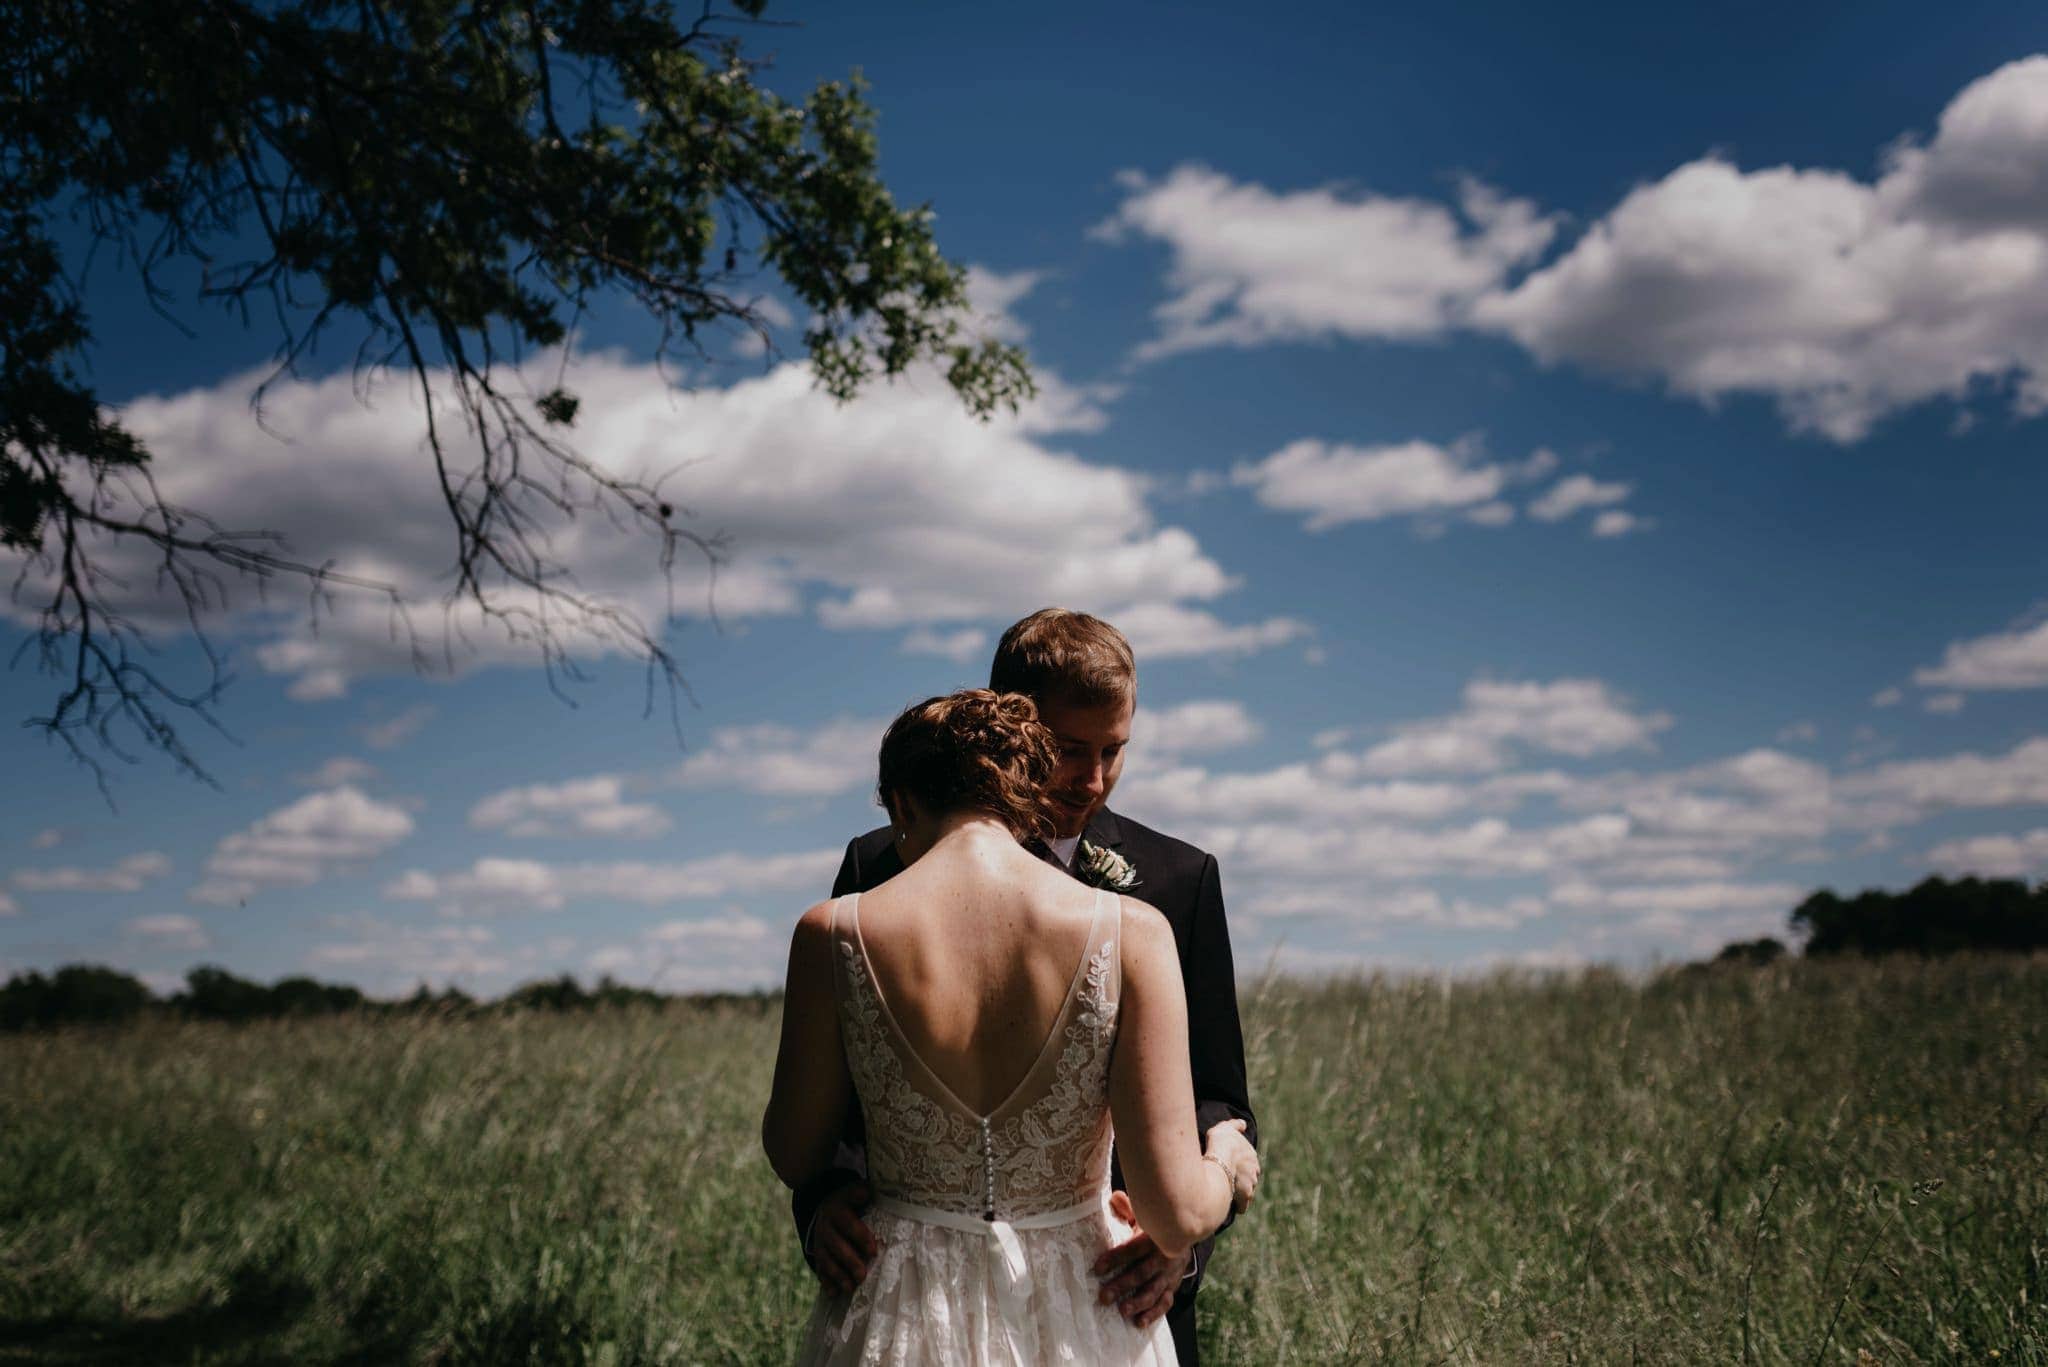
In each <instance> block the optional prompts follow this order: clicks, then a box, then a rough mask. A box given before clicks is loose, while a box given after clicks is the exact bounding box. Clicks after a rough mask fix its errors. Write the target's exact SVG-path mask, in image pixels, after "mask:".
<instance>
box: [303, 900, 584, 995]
mask: <svg viewBox="0 0 2048 1367" xmlns="http://www.w3.org/2000/svg"><path fill="white" fill-rule="evenodd" d="M340 925H341V926H342V928H345V929H349V930H352V931H354V932H355V938H353V939H349V940H323V941H320V942H317V943H315V944H314V945H313V946H312V947H311V948H310V949H308V950H307V951H306V955H305V959H304V964H305V967H306V969H307V970H308V971H309V972H312V973H315V974H319V975H323V976H325V975H329V974H346V975H348V976H349V977H350V978H352V979H354V980H355V981H357V982H358V983H360V984H361V985H362V986H363V988H364V990H366V991H368V992H370V993H372V994H373V995H374V994H384V995H392V994H396V993H400V992H403V991H405V990H407V989H409V988H410V987H412V986H413V985H415V984H418V983H426V984H428V985H429V986H432V987H437V988H438V987H445V986H450V985H457V984H460V985H464V986H466V987H467V988H468V989H469V990H471V991H480V992H486V993H488V992H491V991H494V990H497V989H501V988H502V987H504V986H509V979H510V975H511V974H512V973H513V972H514V971H516V970H517V969H519V968H521V967H524V968H526V969H528V970H529V971H532V970H533V969H535V968H537V967H539V966H540V964H541V963H542V962H543V960H544V957H545V956H546V955H547V954H548V952H549V951H551V950H552V951H560V950H563V949H565V948H566V947H565V946H562V945H547V946H535V947H531V948H529V949H525V950H512V949H507V948H504V947H501V946H499V945H498V943H497V939H498V936H497V932H496V931H494V930H492V929H491V928H490V927H489V926H483V925H426V926H418V925H399V924H395V923H392V922H386V921H379V920H376V919H374V918H372V917H366V916H355V917H347V918H341V921H340Z"/></svg>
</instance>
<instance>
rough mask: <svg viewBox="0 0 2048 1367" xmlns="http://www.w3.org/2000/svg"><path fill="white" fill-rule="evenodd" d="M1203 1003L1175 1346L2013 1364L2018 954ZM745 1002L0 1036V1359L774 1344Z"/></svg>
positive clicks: (771, 1350) (412, 1357)
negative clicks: (1197, 1291) (1210, 1122)
mask: <svg viewBox="0 0 2048 1367" xmlns="http://www.w3.org/2000/svg"><path fill="white" fill-rule="evenodd" d="M1244 1005H1245V1017H1246V1028H1247V1031H1248V1034H1249V1040H1248V1043H1249V1048H1250V1063H1251V1069H1252V1087H1253V1098H1254V1101H1255V1103H1256V1104H1257V1106H1258V1110H1259V1115H1260V1120H1261V1126H1262V1129H1263V1132H1264V1152H1265V1159H1266V1173H1267V1177H1266V1183H1265V1186H1264V1188H1263V1191H1262V1194H1261V1200H1260V1204H1259V1205H1258V1207H1257V1208H1255V1209H1254V1211H1253V1212H1252V1213H1251V1214H1250V1215H1249V1216H1247V1217H1246V1218H1245V1219H1243V1220H1241V1221H1240V1222H1239V1224H1238V1225H1237V1226H1236V1227H1235V1228H1234V1229H1232V1230H1231V1231H1230V1232H1229V1233H1228V1234H1227V1235H1225V1236H1224V1242H1223V1244H1222V1247H1221V1249H1220V1251H1219V1253H1218V1256H1217V1258H1216V1260H1215V1263H1214V1265H1213V1268H1212V1271H1211V1273H1210V1276H1209V1280H1208V1283H1207V1285H1206V1287H1205V1289H1204V1291H1203V1293H1202V1301H1201V1305H1202V1323H1203V1334H1204V1348H1205V1355H1206V1356H1207V1359H1208V1360H1209V1361H1212V1362H1247V1363H1269V1362H1272V1363H1279V1362H1302V1363H1312V1362H1313V1363H1321V1362H1347V1361H1358V1362H1379V1361H1391V1362H1404V1363H1405V1362H1415V1363H1422V1362H1483V1363H1493V1362H1524V1361H1532V1362H1533V1361H1541V1362H1566V1361H1579V1362H1637V1361H1640V1362H1674V1363H1677V1362H1684V1363H1691V1362H1741V1361H1744V1360H1749V1361H1755V1362H1771V1363H1775V1362H1793V1363H1843V1362H1847V1363H1855V1362H1860V1361H1876V1362H1950V1361H1972V1362H2000V1363H2048V1313H2044V1311H2043V1309H2042V1298H2043V1296H2044V1295H2048V1285H2044V1281H2048V1278H2044V1276H2043V1273H2044V1264H2048V958H2036V959H2035V960H2034V961H2032V962H2031V963H2029V962H2027V961H2022V960H2004V961H1997V960H1983V959H1957V960H1951V961H1945V962H1937V963H1931V964H1921V963H1917V962H1897V963H1883V964H1868V963H1836V964H1827V963H1822V964H1813V963H1804V962H1794V963H1788V964H1781V965H1778V966H1776V967H1773V968H1771V969H1768V970H1763V971H1758V972H1748V973H1729V974H1718V973H1717V974H1711V975H1706V976H1703V977H1698V978H1694V979H1687V980H1673V981H1667V982H1665V983H1662V984H1656V985H1651V986H1647V987H1646V986H1641V985H1637V984H1632V983H1630V982H1628V981H1626V980H1623V979H1621V978H1618V977H1612V976H1607V975H1602V974H1597V973H1596V974H1592V975H1586V976H1579V977H1573V978H1561V977H1547V978H1546V977H1499V978H1494V979H1491V980H1487V981H1483V982H1471V983H1460V984H1449V985H1446V984H1442V983H1437V982H1431V981H1395V980H1387V981H1380V980H1372V981H1366V982H1351V983H1337V984H1331V985H1329V986H1325V987H1309V986H1304V985H1300V984H1291V983H1287V982H1275V983H1271V984H1268V985H1266V986H1265V987H1263V988H1260V989H1256V990H1248V991H1247V992H1246V994H1245V1002H1244ZM775 1031H776V1020H775V1018H774V1015H773V1013H772V1012H770V1013H769V1014H766V1015H761V1014H755V1013H750V1012H748V1011H747V1010H745V1009H744V1008H726V1009H720V1010H715V1011H704V1010H697V1009H692V1008H688V1007H682V1006H677V1007H674V1008H671V1009H669V1010H667V1011H666V1012H661V1013H655V1012H618V1013H608V1014H598V1015H586V1016H576V1015H570V1016H556V1015H537V1014H529V1015H524V1016H514V1017H485V1018H478V1019H473V1020H433V1019H413V1020H405V1019H385V1020H373V1019H368V1018H364V1019H353V1018H346V1017H343V1018H330V1019H324V1020H315V1021H308V1022H280V1023H271V1024H262V1025H255V1026H248V1027H240V1028H229V1027H222V1026H210V1025H163V1024H157V1025H151V1026H147V1027H141V1028H137V1029H135V1030H123V1031H107V1032H95V1031H70V1032H64V1033H59V1034H52V1035H16V1036H11V1037H6V1038H0V1363H14V1362H50V1363H111V1362H122V1363H127V1362H161V1363H272V1362H275V1363H284V1362H291V1363H347V1362H360V1363H384V1362H405V1361H413V1362H445V1363H457V1362H461V1363H468V1362H475V1363H509V1362H528V1363H550V1364H552V1363H585V1362H591V1363H618V1364H627V1363H663V1362H779V1361H786V1360H787V1359H788V1357H789V1355H790V1353H791V1351H792V1349H793V1346H794V1344H795V1341H796V1337H797V1334H798V1332H799V1330H800V1327H801V1325H802V1322H803V1319H804V1316H805V1314H806V1313H807V1311H808V1308H809V1303H810V1297H811V1286H810V1282H809V1279H808V1274H806V1273H805V1272H804V1270H803V1268H802V1265H801V1263H800V1261H799V1259H798V1257H797V1253H796V1248H795V1242H794V1239H793V1238H792V1235H791V1231H790V1225H789V1220H788V1205H787V1199H786V1197H785V1195H784V1194H783V1192H782V1190H781V1188H780V1187H779V1186H778V1185H777V1184H776V1182H775V1180H774V1178H773V1176H772V1175H771V1174H770V1173H769V1171H768V1168H767V1164H766V1162H765V1161H764V1160H763V1159H762V1158H761V1156H760V1152H759V1147H758V1142H757V1139H756V1134H757V1129H758V1124H759V1117H760V1112H761V1107H762V1105H763V1103H764V1101H765V1099H766V1089H767V1085H768V1075H769V1068H770V1065H771V1062H772V1058H773V1051H774V1045H775ZM1994 1355H1995V1356H1994Z"/></svg>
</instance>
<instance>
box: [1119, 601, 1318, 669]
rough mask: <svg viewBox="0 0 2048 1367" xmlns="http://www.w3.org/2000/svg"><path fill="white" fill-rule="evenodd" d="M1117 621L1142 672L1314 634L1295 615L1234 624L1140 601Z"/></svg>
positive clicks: (1191, 610)
mask: <svg viewBox="0 0 2048 1367" xmlns="http://www.w3.org/2000/svg"><path fill="white" fill-rule="evenodd" d="M1115 622H1116V626H1117V628H1118V629H1119V630H1120V631H1122V632H1123V634H1124V636H1125V637H1126V638H1127V639H1128V640H1129V641H1130V643H1131V649H1132V650H1133V651H1134V652H1136V654H1137V657H1138V665H1139V668H1140V669H1141V670H1142V669H1143V667H1144V665H1145V663H1146V662H1147V661H1150V660H1166V659H1178V658H1188V657H1201V656H1206V657H1209V658H1211V659H1229V658H1232V657H1235V656H1240V655H1256V654H1257V653H1259V652H1260V651H1262V650H1270V649H1272V648H1273V647H1275V646H1283V645H1286V644H1288V643H1289V642H1290V641H1299V640H1302V639H1304V638H1306V637H1308V636H1311V635H1313V634H1314V632H1315V628H1313V627H1311V626H1310V625H1309V624H1308V623H1306V622H1304V621H1302V620H1300V619H1299V618H1295V617H1268V618H1266V619H1265V620H1264V621H1262V622H1246V623H1242V624H1233V623H1229V622H1225V621H1223V620H1222V619H1220V618H1218V617H1217V616H1216V615H1215V614H1214V613H1212V612H1205V611H1203V610H1202V609H1200V608H1191V607H1187V606H1184V605H1182V604H1178V603H1141V604H1139V605H1137V606H1135V607H1131V608H1126V609H1124V610H1123V611H1122V612H1119V613H1118V614H1116V617H1115Z"/></svg>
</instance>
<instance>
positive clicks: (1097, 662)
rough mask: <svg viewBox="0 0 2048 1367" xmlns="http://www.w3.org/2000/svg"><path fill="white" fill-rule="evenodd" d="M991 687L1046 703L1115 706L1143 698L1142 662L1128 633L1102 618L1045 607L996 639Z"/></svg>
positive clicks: (1075, 705) (1001, 691)
mask: <svg viewBox="0 0 2048 1367" xmlns="http://www.w3.org/2000/svg"><path fill="white" fill-rule="evenodd" d="M988 686H989V687H990V688H992V689H994V690H995V691H996V692H998V693H1024V694H1028V695H1029V696H1030V697H1031V698H1033V699H1034V700H1036V701H1037V702H1039V703H1041V704H1043V703H1053V704H1056V705H1058V704H1064V705H1066V706H1070V707H1109V706H1114V705H1116V704H1119V703H1124V702H1129V701H1131V700H1132V699H1134V698H1135V697H1137V694H1138V661H1137V659H1136V657H1135V656H1133V655H1132V654H1131V643H1130V642H1129V641H1126V640H1125V639H1124V634H1123V633H1122V632H1121V631H1118V630H1117V629H1116V628H1115V627H1113V626H1111V625H1110V624H1109V623H1107V622H1105V621H1103V620H1102V619H1101V618H1100V617H1090V616H1089V615H1088V614H1087V613H1085V612H1072V611H1069V610H1068V609H1066V608H1040V609H1039V610H1038V611H1037V612H1034V613H1032V614H1031V615H1030V616H1029V617H1026V618H1025V619H1024V620H1023V621H1021V622H1018V623H1017V624H1016V625H1015V626H1013V627H1011V628H1010V629H1009V630H1008V631H1006V632H1004V633H1003V639H1002V640H1001V641H999V642H997V643H996V658H995V663H994V664H992V665H990V666H989V671H988Z"/></svg>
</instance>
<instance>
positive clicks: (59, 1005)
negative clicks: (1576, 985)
mask: <svg viewBox="0 0 2048 1367" xmlns="http://www.w3.org/2000/svg"><path fill="white" fill-rule="evenodd" d="M1791 928H1792V932H1793V934H1794V935H1795V936H1796V937H1798V938H1799V939H1800V940H1801V941H1802V950H1803V952H1804V953H1805V955H1806V956H1807V957H1808V958H1825V957H1828V956H1830V955H1839V954H1865V955H1874V954H1930V955H1931V954H1952V953H1956V952H1958V951H1962V950H1977V951H1986V950H1989V951H2001V950H2004V951H2012V952H2017V953H2028V952H2032V951H2035V950H2048V883H2043V884H2041V885H2040V886H2039V887H2036V888H2029V887H2028V886H2027V885H2026V884H2025V883H2022V882H2019V881H2018V880H2016V879H1997V878H1992V879H1985V878H1959V879H1955V880H1953V881H1950V880H1948V879H1944V878H1929V879H1927V880H1926V881H1925V882H1923V883H1921V884H1919V885H1918V886H1916V887H1913V888H1909V889H1908V890H1906V891H1905V892H1883V891H1877V890H1871V891H1866V892H1860V893H1858V894H1856V896H1854V897H1851V898H1846V899H1845V898H1842V897H1838V896H1836V895H1835V894H1834V893H1833V892H1832V891H1827V890H1823V891H1820V892H1816V893H1814V894H1813V895H1812V896H1811V897H1809V898H1807V899H1806V900H1805V901H1804V902H1801V903H1800V904H1799V906H1798V907H1797V908H1795V909H1794V910H1793V912H1792V918H1791ZM1790 952H1791V951H1790V950H1789V949H1787V947H1786V945H1785V943H1784V942H1783V941H1781V940H1778V939H1775V938H1773V937H1770V936H1766V937H1764V938H1763V939H1759V940H1744V941H1742V942H1741V943H1739V944H1732V945H1729V946H1728V947H1727V948H1725V949H1723V950H1722V951H1721V952H1720V954H1719V955H1718V956H1717V957H1716V958H1715V960H1714V962H1716V963H1720V964H1731V965H1732V964H1767V963H1770V962H1772V961H1774V960H1776V959H1779V958H1782V957H1784V956H1785V955H1786V954H1788V953H1790ZM1697 967H1699V966H1697V965H1696V966H1695V969H1696V968H1697ZM677 1000H687V1001H689V1002H691V1003H693V1004H696V1005H700V1006H718V1005H740V1006H745V1007H749V1008H752V1009H756V1010H766V1009H767V1006H768V1003H769V1002H770V1001H772V1000H774V997H773V995H771V994H769V993H766V992H752V993H713V994H693V995H691V996H689V997H687V998H678V997H673V996H668V995H664V994H663V993H660V992H654V991H650V990H649V989H647V988H644V987H628V986H626V985H625V984H623V983H618V982H614V981H613V980H612V979H611V978H610V977H609V976H606V977H603V978H600V979H599V980H598V982H597V985H596V986H595V987H592V988H585V987H584V986H583V985H582V984H580V983H578V982H577V981H576V979H574V978H572V977H570V976H568V975H567V974H564V975H562V976H561V977H559V978H549V979H544V980H541V981H538V982H530V983H525V984H522V985H521V986H519V987H516V988H514V989H513V990H512V991H511V992H509V993H507V994H506V995H504V996H503V997H500V998H498V999H497V1000H495V1001H479V1000H477V999H476V998H474V997H471V996H470V995H469V994H467V993H465V992H463V991H462V990H461V989H460V988H456V987H449V988H445V989H443V990H442V991H440V992H430V991H428V990H427V987H426V984H424V983H422V984H421V985H420V987H419V989H418V990H417V991H416V992H414V993H413V994H412V995H411V996H410V997H406V998H403V999H400V1000H396V1001H385V1000H380V999H376V998H371V997H366V996H364V995H363V994H362V993H361V992H360V991H358V990H357V989H355V988H353V987H346V986H343V985H341V984H338V983H323V982H316V981H315V980H314V979H312V978H305V977H294V978H282V979H280V980H278V981H277V982H275V983H272V984H271V985H270V986H268V987H265V986H264V985H263V984H262V983H258V982H251V981H249V980H248V979H246V978H238V977H236V976H235V975H234V974H232V973H230V972H228V971H227V970H226V969H223V968H215V967H212V966H206V967H200V968H195V969H193V970H192V971H191V972H190V973H188V974H186V975H185V990H184V991H182V992H177V993H173V994H172V995H171V996H169V997H158V996H157V995H156V994H155V993H153V992H151V991H150V990H149V987H148V985H147V984H145V983H143V982H141V981H139V980H138V979H136V978H134V977H131V976H130V975H129V974H126V973H122V972H119V971H117V970H115V969H111V968H101V967H97V966H95V965H90V964H72V965H69V966H67V967H64V968H60V969H58V970H57V971H56V972H55V973H52V974H50V975H49V976H47V977H46V976H44V975H43V974H41V973H18V974H16V975H15V976H14V977H12V978H10V979H8V980H7V985H6V986H5V987H0V1030H24V1029H31V1028H34V1027H37V1026H51V1025H66V1024H72V1023H87V1022H96V1021H97V1022H116V1021H125V1020H131V1019H133V1018H135V1017H137V1016H141V1015H143V1014H145V1013H155V1014H160V1015H170V1016H177V1017H183V1018H185V1019H190V1020H222V1021H243V1020H261V1019H267V1018H272V1017H278V1016H319V1015H327V1014H331V1013H333V1012H337V1011H372V1012H380V1013H390V1012H428V1013H436V1014H441V1015H466V1014H473V1013H483V1012H494V1011H587V1010H592V1009H595V1008H600V1007H654V1006H661V1005H664V1004H665V1003H668V1002H671V1001H677Z"/></svg>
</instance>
